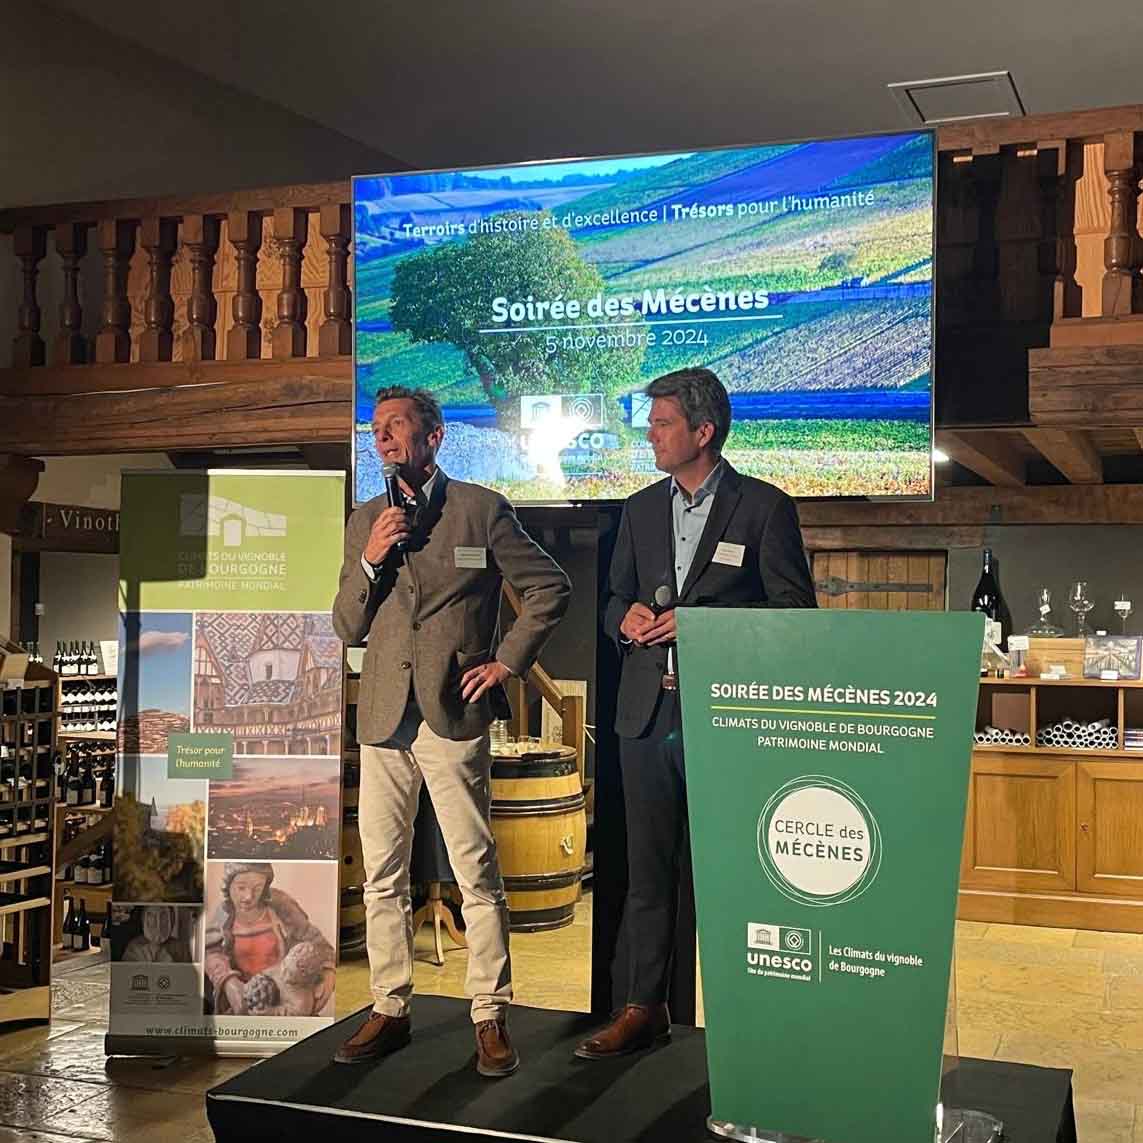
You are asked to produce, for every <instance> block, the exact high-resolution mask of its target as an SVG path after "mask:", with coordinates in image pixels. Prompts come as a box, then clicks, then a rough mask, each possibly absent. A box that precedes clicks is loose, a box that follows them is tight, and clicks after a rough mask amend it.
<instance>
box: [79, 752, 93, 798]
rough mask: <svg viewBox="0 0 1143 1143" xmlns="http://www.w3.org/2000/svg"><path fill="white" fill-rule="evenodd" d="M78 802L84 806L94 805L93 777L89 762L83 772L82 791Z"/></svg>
mask: <svg viewBox="0 0 1143 1143" xmlns="http://www.w3.org/2000/svg"><path fill="white" fill-rule="evenodd" d="M80 801H81V804H82V805H85V806H94V805H95V775H94V774H93V773H92V770H91V762H90V760H89V761H88V762H87V764H86V766H85V768H84V771H83V789H82V792H81V794H80Z"/></svg>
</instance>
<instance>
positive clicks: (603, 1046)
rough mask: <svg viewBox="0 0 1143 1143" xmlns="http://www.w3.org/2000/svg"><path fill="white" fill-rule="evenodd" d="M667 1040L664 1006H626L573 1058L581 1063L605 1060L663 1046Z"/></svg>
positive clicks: (668, 1021)
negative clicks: (655, 1045) (578, 1059)
mask: <svg viewBox="0 0 1143 1143" xmlns="http://www.w3.org/2000/svg"><path fill="white" fill-rule="evenodd" d="M670 1038H671V1015H670V1013H669V1012H668V1011H667V1006H666V1005H665V1004H628V1005H626V1006H625V1007H623V1008H621V1009H620V1010H619V1012H618V1013H616V1015H615V1016H613V1017H612V1019H611V1023H610V1024H608V1025H607V1027H606V1028H601V1029H600V1030H599V1031H598V1032H596V1034H595V1035H594V1036H592V1038H591V1039H590V1040H584V1042H583V1043H582V1044H580V1046H579V1047H578V1048H576V1049H575V1054H576V1055H577V1056H578V1057H579V1058H580V1059H581V1060H606V1059H608V1058H610V1057H611V1056H626V1055H627V1054H628V1053H630V1052H638V1051H641V1050H642V1049H643V1048H650V1047H651V1046H652V1045H654V1044H664V1043H666V1042H667V1041H668V1040H669V1039H670Z"/></svg>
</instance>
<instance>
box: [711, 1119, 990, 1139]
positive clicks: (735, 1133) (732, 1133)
mask: <svg viewBox="0 0 1143 1143" xmlns="http://www.w3.org/2000/svg"><path fill="white" fill-rule="evenodd" d="M706 1129H707V1130H708V1131H709V1132H710V1133H711V1134H712V1135H717V1136H718V1137H719V1138H720V1139H737V1140H740V1143H753V1140H762V1143H820V1141H818V1140H811V1139H810V1137H809V1136H807V1135H787V1134H786V1133H785V1132H784V1131H767V1130H765V1129H764V1128H761V1127H751V1126H749V1125H748V1124H745V1123H730V1122H729V1121H727V1120H725V1119H715V1117H714V1116H713V1115H708V1116H707V1117H706ZM941 1143H944V1141H943V1140H942V1141H941ZM957 1143H961V1140H959V1139H958V1140H957ZM981 1143H987V1141H985V1140H982V1141H981Z"/></svg>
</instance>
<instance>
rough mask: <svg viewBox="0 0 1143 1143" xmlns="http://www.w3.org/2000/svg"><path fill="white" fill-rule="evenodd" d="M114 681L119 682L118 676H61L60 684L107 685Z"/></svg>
mask: <svg viewBox="0 0 1143 1143" xmlns="http://www.w3.org/2000/svg"><path fill="white" fill-rule="evenodd" d="M112 679H115V680H116V681H118V679H119V676H118V675H60V676H59V680H60V684H61V685H62V684H63V683H106V682H110V681H111V680H112Z"/></svg>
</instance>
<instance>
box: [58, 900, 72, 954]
mask: <svg viewBox="0 0 1143 1143" xmlns="http://www.w3.org/2000/svg"><path fill="white" fill-rule="evenodd" d="M64 909H65V912H64V921H63V928H62V929H61V930H60V936H61V938H62V940H61V941H60V943H61V944H62V945H63V947H64V948H65V949H70V948H71V947H72V943H71V942H72V933H73V931H74V929H75V898H74V897H70V896H69V897H65V898H64Z"/></svg>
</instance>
